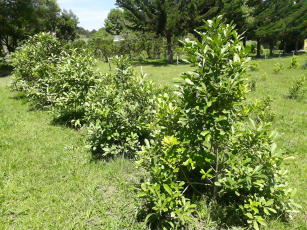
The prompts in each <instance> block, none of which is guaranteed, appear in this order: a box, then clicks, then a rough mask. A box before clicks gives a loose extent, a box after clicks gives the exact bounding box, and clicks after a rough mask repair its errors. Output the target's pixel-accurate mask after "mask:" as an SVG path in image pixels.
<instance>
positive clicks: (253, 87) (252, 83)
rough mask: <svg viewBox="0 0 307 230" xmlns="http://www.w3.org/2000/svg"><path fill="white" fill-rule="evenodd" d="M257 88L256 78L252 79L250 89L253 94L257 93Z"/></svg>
mask: <svg viewBox="0 0 307 230" xmlns="http://www.w3.org/2000/svg"><path fill="white" fill-rule="evenodd" d="M256 86H257V80H256V79H255V78H253V79H251V80H250V81H249V88H250V90H251V92H255V91H256Z"/></svg>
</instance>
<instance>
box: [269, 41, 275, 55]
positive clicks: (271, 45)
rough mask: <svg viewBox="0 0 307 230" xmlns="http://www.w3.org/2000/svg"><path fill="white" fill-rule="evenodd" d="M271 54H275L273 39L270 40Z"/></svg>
mask: <svg viewBox="0 0 307 230" xmlns="http://www.w3.org/2000/svg"><path fill="white" fill-rule="evenodd" d="M269 46H270V56H273V50H274V42H273V41H270V44H269Z"/></svg>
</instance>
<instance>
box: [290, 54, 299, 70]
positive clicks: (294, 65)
mask: <svg viewBox="0 0 307 230" xmlns="http://www.w3.org/2000/svg"><path fill="white" fill-rule="evenodd" d="M297 67H298V61H297V57H295V56H293V57H292V58H291V62H290V66H289V69H296V68H297Z"/></svg>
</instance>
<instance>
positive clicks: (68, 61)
mask: <svg viewBox="0 0 307 230" xmlns="http://www.w3.org/2000/svg"><path fill="white" fill-rule="evenodd" d="M95 65H96V62H95V59H94V57H93V55H92V53H91V52H89V51H88V50H86V49H82V48H77V49H67V50H63V51H62V52H61V54H60V57H59V58H58V63H57V66H56V69H55V70H54V72H53V74H52V76H51V79H50V83H49V92H48V94H49V98H50V101H52V104H53V110H54V112H55V114H56V116H57V119H61V120H63V121H64V122H69V123H70V124H71V125H74V126H80V125H81V124H82V123H83V121H84V113H85V110H84V103H85V102H86V97H87V93H88V91H89V90H90V88H92V87H93V86H94V84H95V83H96V81H95V79H96V78H97V73H96V72H95Z"/></svg>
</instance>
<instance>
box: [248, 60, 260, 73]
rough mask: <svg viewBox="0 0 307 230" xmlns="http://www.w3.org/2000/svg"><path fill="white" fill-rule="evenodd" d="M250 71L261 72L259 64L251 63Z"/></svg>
mask: <svg viewBox="0 0 307 230" xmlns="http://www.w3.org/2000/svg"><path fill="white" fill-rule="evenodd" d="M249 70H250V71H253V72H255V71H258V70H259V64H258V63H256V62H251V63H250V64H249Z"/></svg>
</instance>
